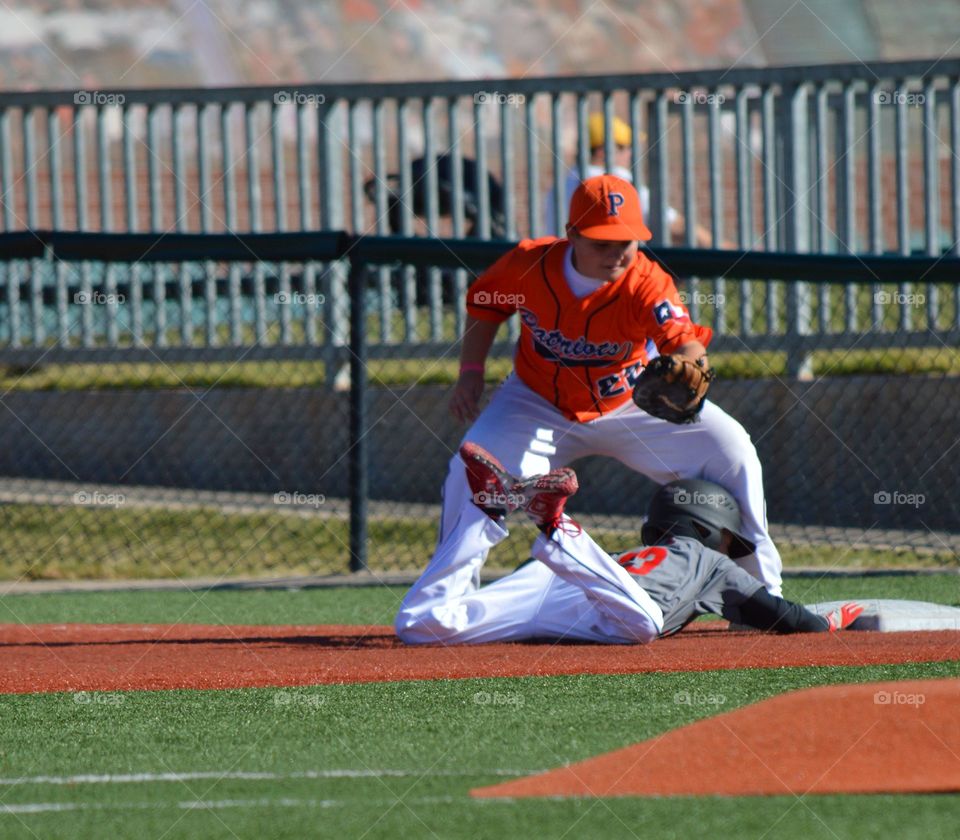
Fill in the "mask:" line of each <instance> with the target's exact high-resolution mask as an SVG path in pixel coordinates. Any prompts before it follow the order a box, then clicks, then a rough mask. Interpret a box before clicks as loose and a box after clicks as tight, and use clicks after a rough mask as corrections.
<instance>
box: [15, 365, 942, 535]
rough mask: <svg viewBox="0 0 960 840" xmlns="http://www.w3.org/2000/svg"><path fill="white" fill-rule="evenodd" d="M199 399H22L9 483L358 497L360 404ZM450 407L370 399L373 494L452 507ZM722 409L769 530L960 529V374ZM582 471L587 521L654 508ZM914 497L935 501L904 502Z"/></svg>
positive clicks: (599, 474)
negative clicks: (753, 460) (757, 479)
mask: <svg viewBox="0 0 960 840" xmlns="http://www.w3.org/2000/svg"><path fill="white" fill-rule="evenodd" d="M201 393H202V392H197V394H196V395H195V394H194V393H191V392H190V391H186V390H181V391H102V392H67V393H52V392H50V393H48V392H33V393H29V392H12V393H9V394H7V395H6V396H5V397H4V398H3V400H2V404H3V406H4V408H5V409H6V410H5V411H2V412H0V440H2V441H3V442H4V446H3V447H2V449H0V475H7V476H17V477H25V478H46V479H60V480H74V481H85V482H103V483H121V484H122V483H127V484H145V485H163V486H171V487H184V488H198V489H217V490H236V491H240V490H243V491H252V492H270V493H273V492H277V491H280V490H287V491H299V492H303V493H323V494H325V495H326V496H329V497H333V496H345V495H346V494H347V476H348V463H347V449H348V417H349V414H348V410H349V409H348V395H347V394H345V393H335V394H331V393H326V392H324V391H320V390H308V389H288V390H266V389H229V390H228V389H222V390H214V391H211V392H209V393H206V394H203V395H201ZM447 395H448V390H447V389H446V388H442V387H424V388H417V389H415V390H413V391H409V392H407V391H404V390H403V389H396V393H395V394H394V393H391V392H390V391H387V390H384V389H375V390H372V391H371V405H370V418H371V422H373V423H374V429H373V432H372V434H371V438H370V439H371V444H372V451H371V477H370V489H371V495H372V496H373V497H374V498H377V499H386V500H397V501H398V503H402V502H403V501H416V502H437V501H438V500H439V487H440V484H441V482H442V479H443V476H444V474H445V470H446V463H447V460H448V458H449V457H450V455H451V454H452V452H453V451H455V449H456V446H457V443H458V441H459V438H460V435H461V433H462V429H461V428H460V427H458V426H457V425H456V424H455V423H454V422H453V421H452V420H451V419H450V418H449V416H448V415H447V412H446V401H447ZM401 397H402V399H401ZM713 397H714V399H715V401H716V402H717V403H718V404H720V405H721V406H723V407H724V408H725V409H726V410H728V411H729V412H730V413H731V414H733V415H734V416H735V417H737V418H738V419H739V420H740V421H741V422H742V423H743V424H744V425H745V426H746V428H747V429H748V431H749V432H750V433H751V435H752V437H753V439H754V442H755V443H756V445H757V448H758V450H759V452H760V457H761V459H762V461H763V464H764V470H765V484H766V489H767V498H768V508H769V516H770V519H771V520H774V521H777V522H794V523H804V524H822V525H840V526H851V527H863V528H867V527H870V526H871V525H874V524H877V526H878V527H903V528H924V527H929V528H941V529H948V530H956V529H958V528H960V479H958V478H957V472H958V471H957V463H958V458H960V443H958V423H957V418H958V417H960V380H958V379H957V378H954V377H944V376H942V375H934V376H910V377H906V376H902V377H890V376H858V377H846V378H835V379H825V380H821V381H819V382H796V381H789V382H788V381H780V380H758V381H728V382H725V381H722V380H721V381H719V382H718V383H717V384H716V386H715V388H714V390H713ZM577 467H578V470H579V472H580V475H581V484H582V487H583V489H582V491H581V493H580V495H579V497H578V499H577V509H578V510H581V511H586V510H590V511H597V512H599V511H609V512H611V513H621V514H629V513H632V512H634V511H637V510H642V508H643V506H644V505H645V503H646V500H647V498H648V497H649V493H650V491H651V489H652V485H651V484H650V482H649V481H647V480H646V479H645V478H643V477H642V476H639V475H636V474H634V473H631V472H630V471H628V470H626V469H625V468H624V467H622V466H620V465H619V464H618V463H616V462H614V461H611V460H608V459H601V458H591V459H587V460H585V461H583V462H581V463H579V464H578V465H577ZM884 492H885V493H888V494H890V500H891V501H890V503H880V504H878V503H877V502H876V501H875V495H876V494H878V493H884ZM896 494H901V496H897V495H896ZM910 494H922V495H923V497H924V498H923V500H922V501H920V500H919V499H913V500H911V499H906V498H902V497H906V496H909V495H910ZM882 499H883V497H881V500H882ZM917 502H919V504H917ZM400 507H402V505H398V508H400Z"/></svg>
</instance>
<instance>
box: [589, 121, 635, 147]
mask: <svg viewBox="0 0 960 840" xmlns="http://www.w3.org/2000/svg"><path fill="white" fill-rule="evenodd" d="M604 128H605V126H604V119H603V114H599V113H598V114H591V115H590V118H589V119H588V120H587V129H588V132H589V134H590V148H591V149H596V148H597V147H598V146H602V145H603V140H604V137H605V134H606V132H605V131H604ZM632 137H633V132H632V131H631V130H630V126H629V125H627V124H626V123H625V122H624V121H623V120H621V119H620V117H614V118H613V143H614V145H615V146H629V145H630V140H631V138H632Z"/></svg>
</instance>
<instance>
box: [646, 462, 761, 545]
mask: <svg viewBox="0 0 960 840" xmlns="http://www.w3.org/2000/svg"><path fill="white" fill-rule="evenodd" d="M724 531H729V532H730V533H731V534H732V535H733V542H732V543H731V545H730V550H729V551H728V554H729V555H730V557H732V558H734V559H736V558H738V557H746V556H747V555H748V554H753V552H754V551H755V550H756V546H755V545H754V544H753V543H752V542H750V541H749V540H747V539H746V538H744V537H743V536H741V533H742V532H743V522H742V521H741V519H740V508H739V506H738V505H737V503H736V501H735V500H734V498H733V496H731V495H730V493H728V492H727V491H726V490H724V489H723V488H722V487H721V486H720V485H719V484H714V483H713V482H712V481H703V480H700V479H694V478H684V479H678V480H677V481H671V482H669V483H668V484H664V485H663V486H662V487H661V488H660V489H659V490H657V492H656V493H655V494H654V496H653V498H652V499H651V500H650V505H649V507H648V508H647V521H646V522H645V523H644V525H643V530H642V531H641V536H642V538H643V541H644V543H646V544H647V545H653V544H654V543H657V542H660V541H661V540H663V539H664V538H666V537H671V536H672V537H693V538H694V539H695V540H699V541H700V542H702V543H703V544H704V545H705V546H706V547H707V548H712V549H713V550H714V551H719V550H720V542H721V540H722V538H723V532H724Z"/></svg>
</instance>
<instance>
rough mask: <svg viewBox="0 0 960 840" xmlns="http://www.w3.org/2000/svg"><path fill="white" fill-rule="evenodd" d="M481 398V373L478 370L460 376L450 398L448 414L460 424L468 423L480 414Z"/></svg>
mask: <svg viewBox="0 0 960 840" xmlns="http://www.w3.org/2000/svg"><path fill="white" fill-rule="evenodd" d="M482 396H483V373H482V372H481V371H479V370H471V371H466V372H464V373H461V374H460V378H459V379H458V380H457V385H456V387H455V388H454V389H453V396H452V397H450V413H451V414H452V415H453V416H454V417H455V418H456V419H457V420H459V421H460V422H461V423H470V422H473V421H474V420H476V419H477V415H478V414H479V413H480V398H481V397H482Z"/></svg>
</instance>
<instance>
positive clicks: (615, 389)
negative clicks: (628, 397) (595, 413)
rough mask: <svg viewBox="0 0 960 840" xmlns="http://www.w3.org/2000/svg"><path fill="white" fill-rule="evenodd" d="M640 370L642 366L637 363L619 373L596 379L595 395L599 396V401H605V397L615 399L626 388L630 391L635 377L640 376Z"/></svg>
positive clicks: (635, 380)
mask: <svg viewBox="0 0 960 840" xmlns="http://www.w3.org/2000/svg"><path fill="white" fill-rule="evenodd" d="M641 370H643V364H642V363H640V362H637V363H636V364H635V365H630V367H626V368H624V369H623V370H621V371H620V372H619V373H614V374H611V375H610V376H604V377H603V378H602V379H598V380H597V393H598V394H599V395H600V399H601V400H605V399H606V398H607V397H615V396H617V395H618V394H622V393H623V392H624V391H626V390H627V388H629V389H630V390H631V391H632V390H633V386H634V385H636V384H637V377H638V376H640V371H641Z"/></svg>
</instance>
